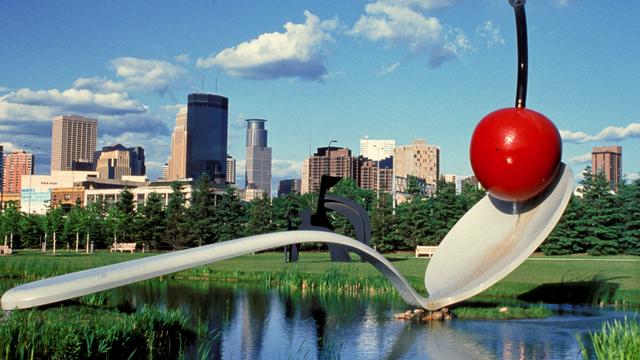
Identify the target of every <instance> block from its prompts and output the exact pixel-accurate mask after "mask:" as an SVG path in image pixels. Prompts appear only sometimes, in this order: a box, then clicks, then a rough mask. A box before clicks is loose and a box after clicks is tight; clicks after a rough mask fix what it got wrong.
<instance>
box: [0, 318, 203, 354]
mask: <svg viewBox="0 0 640 360" xmlns="http://www.w3.org/2000/svg"><path fill="white" fill-rule="evenodd" d="M187 323H188V319H187V317H186V316H185V315H184V314H183V313H181V312H179V311H166V312H161V311H159V310H156V309H154V308H151V307H147V306H145V307H143V308H142V309H141V311H139V312H136V313H134V314H130V315H129V314H124V313H120V312H117V311H113V310H103V309H96V308H90V307H83V306H75V307H61V308H54V309H47V310H15V311H12V312H11V314H10V315H9V316H8V317H7V318H6V319H3V321H0V349H2V356H3V357H2V358H3V359H5V358H6V359H175V358H178V357H179V356H180V355H181V353H182V352H183V351H184V349H185V347H186V345H187V344H188V342H189V341H190V340H192V339H193V338H194V337H195V333H194V332H193V331H192V330H190V329H189V327H188V325H187Z"/></svg>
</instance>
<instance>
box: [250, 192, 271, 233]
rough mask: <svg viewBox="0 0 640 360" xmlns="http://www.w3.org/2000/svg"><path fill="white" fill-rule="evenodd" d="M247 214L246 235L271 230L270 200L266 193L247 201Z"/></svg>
mask: <svg viewBox="0 0 640 360" xmlns="http://www.w3.org/2000/svg"><path fill="white" fill-rule="evenodd" d="M247 215H248V216H247V217H248V219H247V229H246V235H258V234H265V233H269V232H271V231H272V229H273V226H272V225H271V219H272V215H273V213H272V210H271V200H270V199H269V198H268V197H267V196H266V195H265V196H262V197H259V198H255V199H253V200H251V201H250V202H249V205H248V207H247Z"/></svg>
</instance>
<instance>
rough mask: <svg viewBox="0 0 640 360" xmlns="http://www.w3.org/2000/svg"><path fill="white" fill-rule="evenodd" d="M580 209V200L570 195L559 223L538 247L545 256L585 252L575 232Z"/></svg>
mask: <svg viewBox="0 0 640 360" xmlns="http://www.w3.org/2000/svg"><path fill="white" fill-rule="evenodd" d="M580 208H581V205H580V200H579V199H578V198H577V197H576V196H573V195H572V196H571V199H570V200H569V204H568V205H567V208H566V209H565V211H564V214H562V217H561V218H560V221H558V224H557V225H556V226H555V228H554V229H553V231H552V232H551V234H549V237H548V238H547V239H546V240H545V242H544V243H543V244H542V246H541V247H540V248H541V249H542V251H543V252H544V253H545V254H546V255H568V254H573V253H578V252H584V251H585V249H584V248H583V246H582V242H581V241H579V239H578V232H577V231H576V226H577V224H578V221H579V219H580V213H581V211H580Z"/></svg>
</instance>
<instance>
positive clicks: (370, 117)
mask: <svg viewBox="0 0 640 360" xmlns="http://www.w3.org/2000/svg"><path fill="white" fill-rule="evenodd" d="M526 9H527V16H528V23H529V57H530V64H529V69H530V70H529V88H528V89H529V90H528V99H527V106H528V107H529V108H531V109H534V110H537V111H539V112H542V113H544V114H545V115H547V116H548V117H549V118H550V119H551V120H552V121H554V122H555V124H556V126H557V127H558V128H559V129H560V130H561V133H562V136H563V139H564V142H563V146H564V153H563V159H564V161H565V162H568V163H569V164H570V165H571V166H572V168H573V169H574V172H576V173H579V172H581V171H582V169H583V168H584V167H585V165H586V164H587V163H589V153H590V151H591V148H592V147H593V146H602V145H613V144H616V145H621V146H622V147H623V171H624V173H625V174H627V176H628V177H630V178H637V177H638V173H639V172H640V161H638V154H640V141H638V140H639V138H640V101H638V84H640V71H639V70H638V63H640V47H638V46H637V44H636V42H637V39H638V38H640V27H639V26H637V16H638V14H640V3H638V2H636V1H624V2H623V1H612V2H605V1H597V0H580V1H578V0H574V1H572V0H531V1H529V2H528V3H527V7H526ZM0 14H2V15H0V17H1V18H2V21H0V34H2V36H0V144H2V145H4V146H5V149H8V150H13V149H21V148H23V144H28V146H29V147H31V148H33V149H34V150H35V153H36V164H37V167H36V172H37V173H47V172H48V171H49V161H50V160H49V152H50V146H51V141H50V132H51V118H52V117H53V116H55V115H59V114H69V113H76V114H83V115H86V116H91V117H96V118H98V120H99V125H98V136H99V140H98V143H99V146H100V147H101V146H103V145H109V144H112V143H116V142H120V143H122V144H123V145H125V146H135V145H141V146H143V147H144V148H145V152H146V156H147V163H148V172H149V175H150V177H151V178H155V177H157V176H158V175H159V174H160V169H161V166H162V164H163V163H164V162H165V161H166V158H167V156H168V154H169V143H170V136H171V131H172V129H173V126H174V123H175V113H176V111H177V109H178V108H179V107H180V106H183V104H184V103H185V102H186V97H187V94H188V93H190V92H193V91H201V90H202V84H203V79H204V90H205V91H207V92H215V87H216V85H215V84H216V82H217V84H218V85H217V86H218V93H219V94H221V95H224V96H227V97H228V98H229V138H230V145H229V152H230V153H231V154H232V155H233V156H234V157H236V158H237V159H238V160H243V159H244V157H245V155H244V119H246V118H265V119H267V120H268V122H267V129H268V130H269V145H270V146H271V147H272V148H273V158H274V169H273V173H274V177H275V178H284V177H295V176H299V172H300V166H301V162H302V160H303V159H304V158H305V157H306V156H308V154H309V152H310V150H311V151H313V150H314V149H315V148H316V147H320V146H326V144H327V143H328V142H329V140H332V139H336V140H338V145H339V146H346V147H349V148H351V149H353V150H354V153H355V154H357V149H358V141H359V139H360V138H362V137H363V136H365V135H368V136H369V137H370V138H372V139H381V138H391V139H395V140H396V143H397V144H399V145H400V144H407V143H410V142H411V139H413V138H425V139H426V140H427V142H428V143H430V144H435V145H439V146H440V148H441V172H442V173H454V174H458V175H469V174H471V168H470V165H469V158H468V146H469V145H468V144H469V139H470V137H471V134H472V132H473V129H474V127H475V125H476V124H477V122H478V121H480V119H482V117H483V116H484V115H486V114H488V113H489V112H491V111H493V110H496V109H499V108H503V107H508V106H513V102H514V96H515V77H516V69H515V68H516V66H515V65H516V48H515V47H516V44H515V25H514V18H513V10H512V8H511V7H510V6H509V5H508V3H507V0H486V1H456V0H378V1H364V0H357V1H356V0H354V1H333V0H325V1H299V0H281V1H238V0H213V1H212V0H209V1H188V2H177V1H162V0H156V1H113V2H87V1H55V2H54V1H5V2H2V3H0ZM634 44H636V45H634ZM541 146H543V145H542V144H541ZM38 148H39V149H38ZM5 151H6V150H5ZM240 168H242V161H241V162H240Z"/></svg>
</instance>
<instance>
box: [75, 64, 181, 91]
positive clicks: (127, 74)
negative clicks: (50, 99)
mask: <svg viewBox="0 0 640 360" xmlns="http://www.w3.org/2000/svg"><path fill="white" fill-rule="evenodd" d="M110 67H111V68H112V69H113V70H114V71H115V73H116V76H117V77H118V78H120V79H122V80H121V81H113V80H109V79H106V78H101V77H90V78H79V79H78V80H76V81H75V82H74V84H73V87H74V88H77V89H87V90H91V91H94V92H100V93H113V92H123V91H145V92H157V93H160V94H165V93H166V92H167V91H168V90H169V88H170V86H171V84H172V83H173V82H175V81H176V80H179V79H182V78H183V77H184V76H185V75H186V74H187V71H186V70H185V69H184V68H183V67H181V66H178V65H174V64H171V63H169V62H167V61H164V60H154V59H139V58H134V57H121V58H117V59H114V60H112V61H111V63H110Z"/></svg>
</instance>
